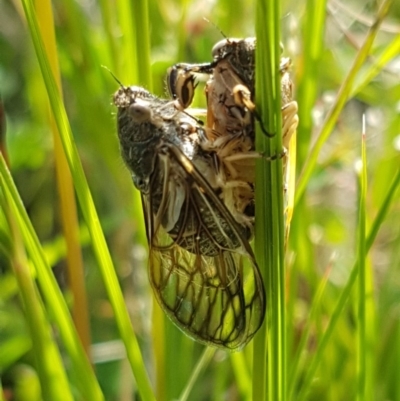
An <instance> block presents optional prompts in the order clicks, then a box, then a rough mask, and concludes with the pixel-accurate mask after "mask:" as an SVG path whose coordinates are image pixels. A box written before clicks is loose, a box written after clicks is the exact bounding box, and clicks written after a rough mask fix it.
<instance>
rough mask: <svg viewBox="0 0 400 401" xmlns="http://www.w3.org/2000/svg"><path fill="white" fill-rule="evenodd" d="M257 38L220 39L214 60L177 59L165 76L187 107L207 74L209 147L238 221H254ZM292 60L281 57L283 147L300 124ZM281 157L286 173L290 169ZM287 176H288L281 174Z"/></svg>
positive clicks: (179, 103)
mask: <svg viewBox="0 0 400 401" xmlns="http://www.w3.org/2000/svg"><path fill="white" fill-rule="evenodd" d="M255 49H256V40H255V38H246V39H224V40H222V41H220V42H218V43H217V44H216V45H215V46H214V47H213V50H212V56H213V59H214V60H213V61H212V62H210V63H203V64H184V63H180V64H176V65H175V66H173V67H172V68H171V69H170V70H169V72H168V77H167V84H168V88H169V91H170V94H171V95H172V97H173V98H174V99H175V101H176V103H177V107H178V108H179V109H184V108H187V107H188V106H189V105H190V104H191V102H192V99H193V96H194V90H195V88H196V85H197V82H196V75H197V74H208V75H209V77H210V78H209V80H208V82H207V84H206V88H205V92H206V99H207V127H208V128H209V130H208V131H206V132H207V134H208V139H209V141H208V142H207V143H206V145H207V146H208V148H209V149H213V150H214V151H215V152H216V153H217V155H218V157H219V159H220V162H221V163H220V164H221V166H222V168H221V170H220V171H219V172H218V174H219V177H220V182H222V184H221V188H222V189H221V190H222V192H223V195H222V199H223V200H224V203H225V205H226V206H227V207H228V209H229V210H230V211H231V213H232V215H233V216H234V218H235V219H236V221H238V222H239V223H241V224H243V223H247V224H248V225H250V226H251V225H252V223H251V222H254V207H252V205H254V192H253V188H254V182H255V159H256V158H259V157H261V156H260V154H258V153H256V152H255V146H254V141H255V120H257V121H258V122H259V123H260V124H261V128H262V130H263V131H264V132H266V131H265V129H264V127H263V124H262V119H261V118H260V116H259V115H258V113H257V110H256V107H255V104H254V101H255ZM289 67H290V59H288V58H281V63H280V72H281V75H282V78H281V91H282V120H283V127H282V135H283V145H284V147H285V148H286V149H287V148H288V147H289V141H290V139H291V138H292V136H293V133H294V132H295V130H296V127H297V124H298V117H297V103H296V102H294V101H291V98H292V83H291V80H290V77H289V73H288V70H289ZM282 155H283V157H284V175H285V176H286V175H287V173H288V172H289V169H288V168H287V166H288V156H287V154H286V152H283V153H282ZM285 180H288V177H286V178H285Z"/></svg>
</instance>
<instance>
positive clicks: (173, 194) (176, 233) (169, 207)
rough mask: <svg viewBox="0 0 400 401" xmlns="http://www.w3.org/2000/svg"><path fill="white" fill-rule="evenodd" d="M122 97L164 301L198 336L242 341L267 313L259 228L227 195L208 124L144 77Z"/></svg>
mask: <svg viewBox="0 0 400 401" xmlns="http://www.w3.org/2000/svg"><path fill="white" fill-rule="evenodd" d="M114 104H115V106H116V107H117V108H118V113H117V126H118V137H119V141H120V149H121V155H122V158H123V160H124V162H125V164H126V166H127V168H128V169H129V171H130V172H131V174H132V179H133V183H134V185H135V186H136V187H137V188H138V189H139V190H140V192H141V196H142V203H143V210H144V216H145V224H146V233H147V239H148V244H149V277H150V282H151V285H152V287H153V289H154V293H155V295H156V298H157V300H158V302H159V303H160V305H161V307H162V308H163V309H164V311H165V312H166V314H167V315H168V317H169V318H170V319H171V320H172V321H173V322H174V323H175V324H176V325H177V326H178V327H179V328H180V329H182V330H183V331H184V332H185V333H186V334H187V335H189V336H190V337H192V338H194V339H196V340H198V341H199V342H202V343H204V344H207V345H213V346H217V347H223V348H228V349H232V350H234V349H240V348H242V347H243V346H244V345H245V344H247V343H248V341H250V339H251V338H252V337H253V336H254V334H255V333H256V331H257V330H258V329H259V327H260V326H261V324H262V322H263V319H264V314H265V293H264V286H263V281H262V278H261V274H260V271H259V269H258V267H257V263H256V261H255V258H254V254H253V251H252V249H251V247H250V245H249V242H248V240H249V238H250V237H251V230H250V229H249V227H248V226H246V224H239V223H238V222H237V221H236V220H235V218H234V217H233V216H232V214H231V213H230V211H229V210H228V208H227V206H226V205H225V203H224V202H223V200H222V199H221V197H220V183H219V182H218V176H217V174H216V171H217V170H218V163H219V158H218V156H217V155H216V153H215V152H214V151H213V150H211V149H207V146H204V143H207V142H208V141H209V140H208V139H207V133H206V129H205V128H204V127H202V126H201V125H200V124H199V123H198V121H197V120H196V119H193V118H192V117H190V116H188V115H187V114H185V113H183V112H180V111H178V110H177V109H176V107H175V106H174V103H173V102H171V101H170V100H165V99H160V98H158V97H156V96H154V95H152V94H150V93H149V92H148V91H146V90H145V89H143V88H140V87H135V86H131V87H126V86H123V85H121V87H120V88H119V90H118V91H117V92H116V93H115V95H114Z"/></svg>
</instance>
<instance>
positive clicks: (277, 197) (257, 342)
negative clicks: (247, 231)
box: [253, 0, 286, 400]
mask: <svg viewBox="0 0 400 401" xmlns="http://www.w3.org/2000/svg"><path fill="white" fill-rule="evenodd" d="M279 11H280V2H271V1H265V0H259V1H258V2H257V3H256V35H257V51H256V104H257V107H259V110H260V113H259V114H260V115H261V118H262V121H263V123H264V126H265V127H266V129H267V131H268V133H269V134H270V135H273V138H272V139H271V138H268V137H267V136H266V135H264V133H262V132H261V130H260V129H259V127H257V128H258V129H257V135H256V150H257V151H259V152H261V153H262V154H265V155H266V156H271V155H274V154H278V153H279V152H280V151H281V149H282V138H281V124H282V123H281V96H280V74H279V61H280V53H281V50H280V42H279V32H280V14H279ZM282 180H283V177H282V160H281V159H279V160H278V161H277V162H274V163H268V162H265V161H264V160H259V161H258V163H257V165H256V201H255V202H256V229H255V232H256V235H255V252H256V258H257V262H258V263H259V265H260V268H261V271H262V273H263V277H264V278H265V279H266V289H267V304H268V310H267V323H268V328H269V329H268V335H266V327H267V325H263V327H262V328H261V330H260V334H259V335H257V336H256V337H255V339H254V357H253V399H257V400H265V399H267V395H266V390H267V388H268V399H270V400H286V365H285V362H286V348H285V345H286V339H285V325H286V324H285V299H284V298H285V295H284V294H285V275H284V263H283V259H284V251H283V249H284V221H283V220H284V219H283V181H282ZM267 344H268V358H266V355H267V354H266V349H267ZM266 364H267V365H266Z"/></svg>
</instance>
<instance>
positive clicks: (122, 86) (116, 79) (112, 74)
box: [101, 65, 125, 88]
mask: <svg viewBox="0 0 400 401" xmlns="http://www.w3.org/2000/svg"><path fill="white" fill-rule="evenodd" d="M101 67H102V68H104V69H105V70H107V71H108V72H109V73H110V74H111V76H112V77H113V78H114V79H115V81H116V82H117V83H118V84H119V86H120V87H121V88H125V86H124V85H123V84H122V82H121V81H120V80H119V79H118V78H117V77H116V76H115V75H114V73H113V72H112V71H111V70H110V69H109V68H108V67H106V66H105V65H102V66H101Z"/></svg>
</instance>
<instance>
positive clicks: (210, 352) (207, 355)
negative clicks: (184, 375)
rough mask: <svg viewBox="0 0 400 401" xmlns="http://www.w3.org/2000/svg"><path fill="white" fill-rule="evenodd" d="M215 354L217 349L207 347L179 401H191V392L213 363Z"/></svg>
mask: <svg viewBox="0 0 400 401" xmlns="http://www.w3.org/2000/svg"><path fill="white" fill-rule="evenodd" d="M214 354H215V349H214V348H210V347H206V348H205V349H204V351H203V355H202V356H201V357H200V359H199V360H198V362H197V365H196V367H195V368H194V369H193V371H192V374H191V375H190V378H189V381H188V382H187V384H186V386H185V388H184V389H183V391H182V394H181V395H180V397H179V401H186V400H188V399H189V395H190V392H191V391H192V389H193V386H194V383H195V382H196V380H197V379H198V378H199V376H200V374H201V372H202V371H203V370H204V369H205V368H206V367H207V365H208V364H209V363H210V362H211V359H212V358H213V356H214Z"/></svg>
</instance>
